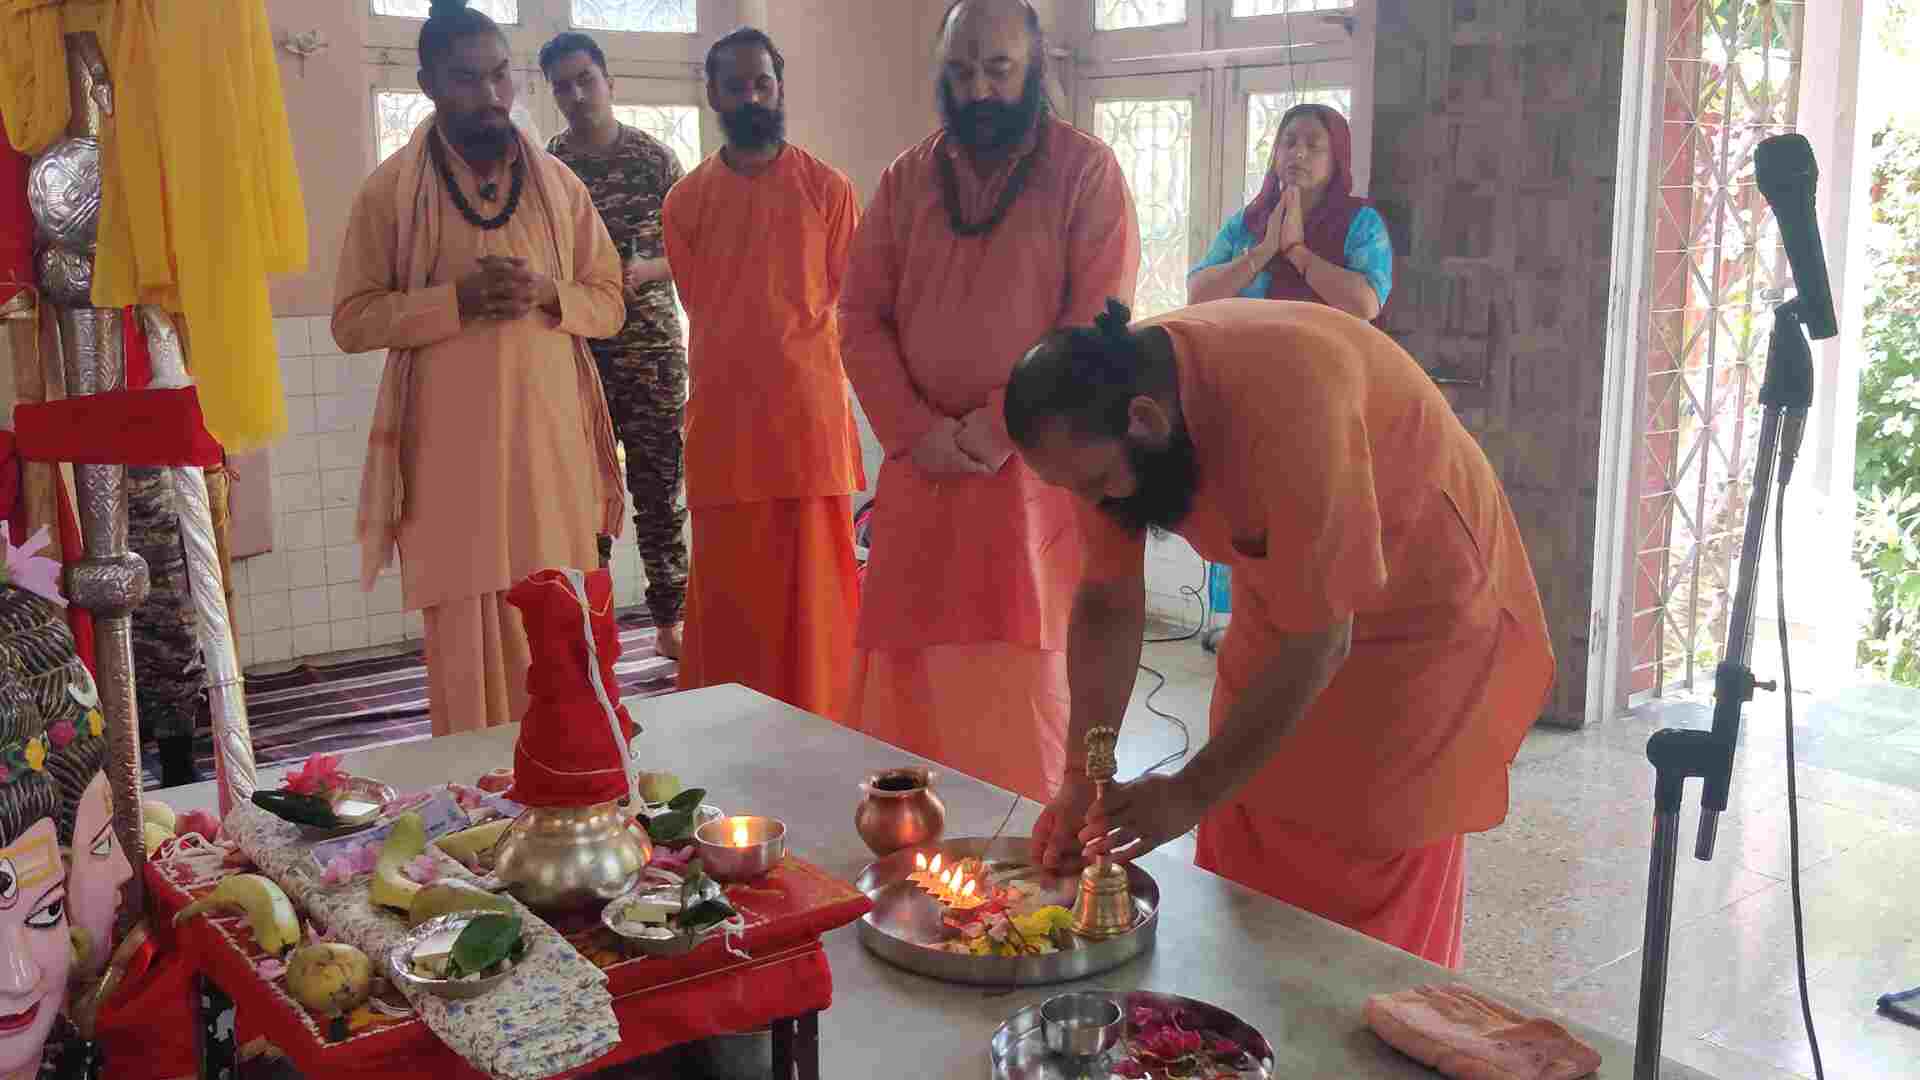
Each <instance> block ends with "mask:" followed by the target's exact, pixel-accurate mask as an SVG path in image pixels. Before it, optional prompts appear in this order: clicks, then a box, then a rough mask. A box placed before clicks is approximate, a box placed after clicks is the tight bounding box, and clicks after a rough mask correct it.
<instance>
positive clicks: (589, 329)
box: [541, 161, 627, 338]
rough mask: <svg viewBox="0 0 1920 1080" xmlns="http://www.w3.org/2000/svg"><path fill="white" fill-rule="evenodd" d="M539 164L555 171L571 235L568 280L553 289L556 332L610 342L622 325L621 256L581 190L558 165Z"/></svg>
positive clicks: (624, 317)
mask: <svg viewBox="0 0 1920 1080" xmlns="http://www.w3.org/2000/svg"><path fill="white" fill-rule="evenodd" d="M541 164H542V166H545V165H547V164H552V165H553V166H554V167H553V168H552V169H551V171H550V173H549V176H550V177H555V178H556V180H557V184H558V185H560V186H562V189H563V191H564V192H565V194H564V195H562V196H561V201H562V202H563V203H564V204H565V209H564V212H565V213H566V214H567V215H568V216H569V217H570V218H571V222H572V229H573V266H572V268H571V273H572V280H570V281H556V282H555V283H554V285H555V288H556V291H558V292H559V294H560V329H561V330H563V331H565V332H566V333H569V334H572V335H574V336H575V337H583V338H605V337H612V336H613V335H615V334H617V333H619V332H620V327H622V326H623V325H625V324H626V321H627V299H626V293H625V292H624V288H625V286H624V285H623V284H622V280H621V274H620V253H619V251H618V250H617V249H616V248H615V247H614V246H613V237H611V236H609V235H608V234H607V224H606V222H604V221H602V220H601V219H600V215H599V213H598V212H596V211H595V210H594V208H593V200H592V199H591V197H589V196H588V194H587V189H586V185H584V184H582V183H581V182H580V181H579V180H578V179H577V178H576V177H575V176H574V175H573V173H572V172H571V171H569V170H568V169H567V168H566V167H565V166H562V165H560V164H559V163H558V162H549V161H543V162H542V163H541Z"/></svg>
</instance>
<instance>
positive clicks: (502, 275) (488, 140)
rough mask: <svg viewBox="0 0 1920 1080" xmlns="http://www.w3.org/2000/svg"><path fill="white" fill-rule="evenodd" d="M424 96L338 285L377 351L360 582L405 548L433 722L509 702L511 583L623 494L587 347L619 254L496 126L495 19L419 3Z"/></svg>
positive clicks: (501, 50) (552, 164)
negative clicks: (428, 108) (383, 353)
mask: <svg viewBox="0 0 1920 1080" xmlns="http://www.w3.org/2000/svg"><path fill="white" fill-rule="evenodd" d="M420 88H421V89H422V90H424V91H425V92H426V94H427V96H428V97H429V98H431V99H432V100H433V105H434V112H433V114H432V115H431V116H429V117H427V118H426V119H425V120H424V121H422V122H421V124H420V126H419V127H418V128H417V129H415V131H414V133H413V138H412V139H411V140H410V141H409V142H408V143H407V145H406V146H405V147H404V148H402V149H401V150H400V151H399V152H397V153H395V154H394V155H393V156H392V157H390V158H388V159H387V160H386V161H385V162H383V163H382V164H381V165H380V167H379V168H377V169H375V170H374V173H373V175H372V176H371V177H369V178H368V180H367V182H366V185H365V186H364V187H362V188H361V190H360V194H359V196H358V197H357V198H356V199H355V200H354V205H353V213H352V216H351V217H350V218H349V220H348V223H347V235H346V240H345V243H344V245H343V250H342V252H341V257H340V272H339V278H338V279H337V281H336V283H335V287H334V308H333V336H334V340H335V341H336V342H338V343H339V345H340V348H341V349H342V350H343V351H346V352H366V351H369V350H372V349H386V350H388V352H387V367H386V373H385V375H384V376H383V377H382V378H381V382H380V396H379V399H378V401H377V403H376V405H375V408H374V417H373V429H372V433H371V435H370V436H369V438H368V442H367V461H366V467H365V470H364V472H363V473H362V476H361V486H360V514H359V520H358V522H357V527H358V533H359V538H360V550H361V558H362V565H361V584H362V585H363V587H366V588H372V586H373V582H374V579H375V577H377V576H378V574H379V573H380V572H381V571H382V569H383V568H384V567H385V566H386V564H387V563H388V561H389V560H390V559H391V558H392V555H393V552H394V549H395V548H396V546H397V547H398V549H399V554H400V564H401V565H400V580H401V588H402V594H403V597H404V600H405V603H406V606H407V607H408V608H409V609H413V608H420V609H424V612H425V616H426V638H427V640H426V653H427V679H428V686H429V694H430V699H431V700H430V708H431V716H432V720H433V731H434V734H436V735H444V734H447V733H449V732H453V731H464V730H470V729H474V728H482V727H487V726H490V725H494V724H504V723H507V722H508V721H510V720H517V719H519V718H520V716H521V714H522V713H523V712H524V711H525V710H526V702H527V692H526V675H527V664H528V651H527V640H526V634H525V632H524V630H523V629H522V628H521V625H520V616H519V614H518V613H517V612H516V611H515V610H514V609H513V608H512V607H511V606H509V605H508V604H507V603H506V592H507V590H508V589H509V588H511V587H512V586H513V585H514V584H515V583H516V582H518V581H520V580H521V579H522V578H525V577H526V576H528V575H529V574H532V573H533V572H535V571H537V570H541V569H545V568H547V567H554V566H562V567H568V566H570V567H592V566H595V565H597V564H598V562H599V552H598V549H597V544H596V537H597V535H598V534H600V533H605V534H606V535H609V536H618V535H619V534H620V531H621V517H622V514H621V508H622V504H623V502H624V501H625V495H624V491H623V485H622V482H621V478H620V473H619V470H618V467H617V465H616V464H615V460H614V449H613V430H612V426H611V422H610V421H609V419H608V415H607V403H606V399H605V397H604V396H603V395H602V392H601V387H600V376H599V373H598V372H597V371H596V370H595V366H594V362H593V358H592V356H591V355H590V354H589V353H588V352H587V347H586V344H585V341H586V339H588V338H603V337H607V336H610V335H612V334H613V333H614V332H616V331H617V330H619V329H620V326H621V324H622V323H623V322H624V321H625V319H626V302H625V299H624V296H623V294H622V289H621V280H620V259H619V256H618V255H617V254H616V253H615V251H614V247H613V241H612V239H610V238H609V237H608V235H607V228H606V226H605V225H604V224H602V223H601V221H600V215H599V214H598V213H596V212H595V211H594V208H593V202H592V200H591V198H590V197H589V196H588V194H587V189H586V187H585V186H584V185H583V184H581V182H580V180H579V179H578V178H576V177H575V176H574V174H573V172H572V171H571V170H569V169H568V168H567V167H566V166H565V165H563V164H561V162H560V161H559V160H558V159H557V158H555V157H553V156H552V155H550V154H548V153H547V152H546V151H545V150H542V149H540V148H539V147H538V146H535V145H533V144H532V143H531V142H530V141H529V140H528V139H527V137H526V136H525V135H523V134H522V133H521V132H520V130H519V129H518V128H516V127H515V126H514V124H513V121H512V120H511V118H510V110H511V109H512V107H513V97H514V85H513V57H512V54H511V53H510V52H509V51H508V48H507V40H506V37H505V36H504V35H503V34H501V32H500V28H499V27H498V26H496V25H495V24H494V22H493V20H492V19H489V18H487V16H486V15H484V14H482V13H481V12H478V11H474V10H473V9H471V8H469V7H467V6H466V5H465V3H462V2H459V0H453V2H448V0H435V2H434V4H433V8H432V15H431V16H430V17H429V18H428V19H427V21H426V24H425V25H424V26H422V27H421V29H420Z"/></svg>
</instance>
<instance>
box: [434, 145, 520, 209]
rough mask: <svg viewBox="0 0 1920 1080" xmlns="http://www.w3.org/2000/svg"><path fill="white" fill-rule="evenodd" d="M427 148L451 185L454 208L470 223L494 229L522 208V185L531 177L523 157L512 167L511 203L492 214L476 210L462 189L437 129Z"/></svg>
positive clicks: (446, 182)
mask: <svg viewBox="0 0 1920 1080" xmlns="http://www.w3.org/2000/svg"><path fill="white" fill-rule="evenodd" d="M427 149H428V152H429V153H431V154H432V155H433V164H434V167H435V168H436V169H437V170H438V171H439V173H440V179H441V180H442V181H443V182H445V184H446V185H447V197H448V198H450V199H452V200H453V208H454V209H455V210H458V211H460V216H461V217H463V218H466V219H467V224H469V225H471V226H473V227H474V228H476V229H486V230H489V231H491V230H493V229H498V228H500V227H501V226H503V225H505V224H506V223H507V222H508V221H510V220H512V219H513V212H514V211H515V210H518V209H519V208H520V192H521V189H522V188H524V187H525V186H526V181H527V170H526V163H525V162H524V161H523V160H521V159H520V158H514V159H513V165H512V166H511V168H510V171H511V172H512V174H513V182H512V184H510V185H509V186H508V188H507V204H506V205H505V206H503V207H501V208H500V212H499V213H498V214H495V215H494V216H492V217H490V218H489V217H481V216H480V214H479V213H478V212H477V211H475V210H474V208H473V204H472V203H470V202H468V201H467V196H466V194H465V193H464V192H462V191H461V190H460V182H459V181H458V180H456V179H454V176H453V167H452V166H451V165H449V164H447V151H446V148H445V147H444V146H443V145H442V144H441V141H440V135H439V132H435V133H434V137H433V138H431V139H429V140H427ZM491 187H493V185H491V184H489V185H487V188H491ZM487 188H482V189H481V194H482V195H483V196H486V190H487ZM496 190H497V189H496Z"/></svg>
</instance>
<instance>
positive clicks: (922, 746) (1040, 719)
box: [846, 642, 1068, 802]
mask: <svg viewBox="0 0 1920 1080" xmlns="http://www.w3.org/2000/svg"><path fill="white" fill-rule="evenodd" d="M1067 701H1068V696H1067V654H1066V653H1063V652H1053V651H1049V650H1046V649H1033V648H1028V647H1026V646H1023V645H1013V644H1009V643H1007V642H984V643H981V644H976V645H936V646H934V647H932V648H926V649H862V650H860V653H859V656H858V657H857V659H856V660H855V662H854V668H853V693H852V695H851V703H850V704H849V706H848V712H847V719H846V723H847V726H848V727H851V728H854V729H855V730H857V731H862V732H865V733H866V734H868V735H871V736H873V737H874V738H876V739H879V740H880V741H881V742H887V743H892V744H893V745H895V746H897V747H899V748H901V749H902V750H907V751H911V752H912V753H915V754H919V755H920V756H921V757H924V758H929V759H931V760H933V761H937V762H941V763H943V764H947V765H951V766H953V767H954V768H958V769H962V770H964V771H965V772H967V773H968V774H969V775H971V776H974V777H977V778H979V779H982V780H985V781H987V782H989V783H993V784H998V785H1000V786H1001V787H1003V788H1006V789H1007V790H1008V791H1014V792H1018V793H1019V794H1021V795H1024V796H1026V797H1027V798H1029V799H1033V800H1035V801H1036V802H1045V801H1047V799H1049V798H1050V797H1052V794H1053V785H1054V784H1055V783H1056V782H1058V779H1059V777H1060V775H1061V772H1062V770H1063V769H1064V767H1065V765H1066V760H1067Z"/></svg>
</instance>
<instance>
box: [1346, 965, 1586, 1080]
mask: <svg viewBox="0 0 1920 1080" xmlns="http://www.w3.org/2000/svg"><path fill="white" fill-rule="evenodd" d="M1366 1016H1367V1026H1368V1027H1370V1028H1372V1029H1373V1033H1374V1034H1375V1035H1378V1036H1380V1038H1381V1039H1382V1040H1383V1041H1385V1042H1386V1044H1387V1045H1389V1046H1391V1047H1393V1048H1394V1049H1395V1050H1398V1051H1400V1052H1401V1053H1403V1054H1405V1055H1407V1056H1408V1057H1410V1058H1413V1059H1414V1060H1415V1061H1418V1062H1420V1063H1421V1064H1423V1065H1426V1066H1428V1067H1430V1068H1432V1069H1435V1070H1437V1071H1438V1072H1440V1073H1441V1074H1442V1075H1444V1076H1451V1077H1453V1078H1454V1080H1578V1078H1580V1077H1583V1076H1590V1075H1592V1074H1593V1073H1594V1072H1596V1071H1598V1070H1599V1068H1600V1055H1599V1054H1598V1053H1596V1052H1595V1051H1594V1049H1593V1048H1592V1047H1591V1046H1588V1045H1587V1044H1586V1043H1583V1042H1581V1041H1580V1040H1579V1039H1577V1038H1575V1037H1574V1036H1573V1035H1572V1034H1570V1033H1569V1032H1568V1031H1567V1029H1566V1028H1563V1027H1561V1026H1560V1025H1559V1024H1556V1023H1554V1022H1553V1021H1551V1020H1534V1019H1529V1018H1527V1017H1525V1016H1522V1015H1520V1014H1519V1013H1517V1012H1514V1011H1513V1010H1512V1009H1509V1008H1507V1007H1506V1006H1505V1005H1502V1004H1500V1003H1499V1002H1497V1001H1494V1000H1492V999H1491V998H1488V997H1485V996H1484V995H1481V994H1477V993H1475V992H1474V991H1472V990H1469V989H1467V988H1466V987H1464V986H1458V985H1455V986H1421V987H1416V988H1415V989H1412V990H1401V991H1398V992H1396V993H1391V994H1375V995H1373V996H1372V997H1370V998H1368V999H1367V1008H1366Z"/></svg>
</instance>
